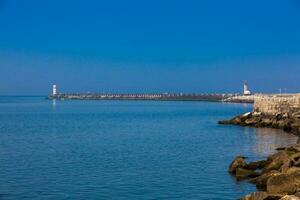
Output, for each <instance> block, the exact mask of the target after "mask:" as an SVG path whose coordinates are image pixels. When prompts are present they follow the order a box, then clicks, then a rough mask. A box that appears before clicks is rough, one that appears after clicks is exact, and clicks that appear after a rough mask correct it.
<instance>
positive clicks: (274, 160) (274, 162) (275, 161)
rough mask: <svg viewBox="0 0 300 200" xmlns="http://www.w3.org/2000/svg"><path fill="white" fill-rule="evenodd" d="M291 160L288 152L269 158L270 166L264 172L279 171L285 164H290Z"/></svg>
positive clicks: (281, 152) (280, 152)
mask: <svg viewBox="0 0 300 200" xmlns="http://www.w3.org/2000/svg"><path fill="white" fill-rule="evenodd" d="M289 160H290V158H289V154H288V153H287V152H286V151H279V152H278V153H276V154H273V155H271V156H269V157H268V160H267V162H268V164H267V165H266V167H265V168H264V172H268V171H272V170H279V169H280V168H281V166H282V165H283V164H284V163H286V162H289Z"/></svg>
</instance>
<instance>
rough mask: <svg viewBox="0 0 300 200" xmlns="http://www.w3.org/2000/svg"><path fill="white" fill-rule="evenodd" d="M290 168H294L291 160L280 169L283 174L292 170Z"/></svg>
mask: <svg viewBox="0 0 300 200" xmlns="http://www.w3.org/2000/svg"><path fill="white" fill-rule="evenodd" d="M290 167H292V161H291V160H289V161H286V162H284V163H283V165H281V167H280V171H281V173H286V172H287V171H288V170H289V169H290Z"/></svg>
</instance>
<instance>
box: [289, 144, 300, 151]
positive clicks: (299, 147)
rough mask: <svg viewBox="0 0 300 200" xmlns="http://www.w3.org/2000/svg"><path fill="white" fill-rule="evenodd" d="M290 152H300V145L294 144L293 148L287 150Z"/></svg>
mask: <svg viewBox="0 0 300 200" xmlns="http://www.w3.org/2000/svg"><path fill="white" fill-rule="evenodd" d="M287 150H288V151H294V152H300V144H294V145H293V146H291V147H289V148H287Z"/></svg>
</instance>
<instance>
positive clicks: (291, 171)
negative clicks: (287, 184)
mask: <svg viewBox="0 0 300 200" xmlns="http://www.w3.org/2000/svg"><path fill="white" fill-rule="evenodd" d="M286 173H287V174H290V175H296V174H300V167H291V168H289V169H288V170H287V171H286Z"/></svg>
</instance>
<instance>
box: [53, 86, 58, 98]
mask: <svg viewBox="0 0 300 200" xmlns="http://www.w3.org/2000/svg"><path fill="white" fill-rule="evenodd" d="M56 95H57V87H56V85H52V96H56Z"/></svg>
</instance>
